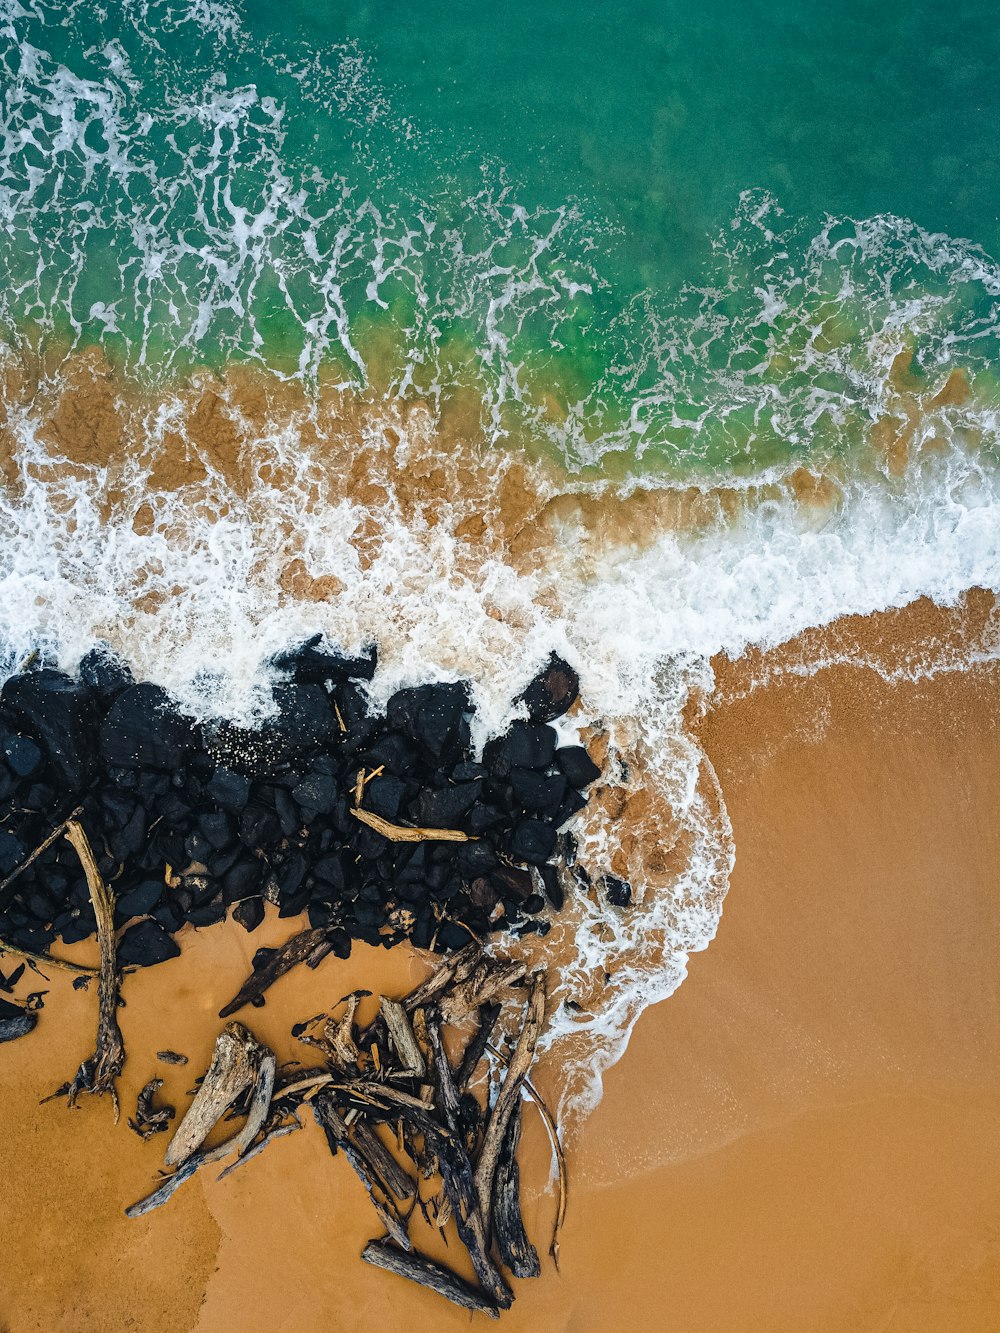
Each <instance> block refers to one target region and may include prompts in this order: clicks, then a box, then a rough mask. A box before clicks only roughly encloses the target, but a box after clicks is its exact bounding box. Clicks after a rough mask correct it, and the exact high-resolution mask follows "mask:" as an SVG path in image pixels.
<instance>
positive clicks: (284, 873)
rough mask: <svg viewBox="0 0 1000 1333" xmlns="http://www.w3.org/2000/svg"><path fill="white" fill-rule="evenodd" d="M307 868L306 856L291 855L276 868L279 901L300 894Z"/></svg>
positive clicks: (285, 900)
mask: <svg viewBox="0 0 1000 1333" xmlns="http://www.w3.org/2000/svg"><path fill="white" fill-rule="evenodd" d="M307 869H308V867H307V865H306V860H305V857H304V856H290V857H289V858H288V860H287V861H286V862H285V863H284V865H282V866H280V867H279V868H278V869H277V870H275V872H274V878H275V881H276V882H277V885H278V901H279V902H281V903H285V902H287V901H288V900H289V899H290V898H292V897H294V896H296V895H297V894H298V891H299V889H300V887H301V886H302V881H303V880H304V879H305V877H306V870H307Z"/></svg>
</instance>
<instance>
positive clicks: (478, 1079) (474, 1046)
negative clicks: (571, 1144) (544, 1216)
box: [127, 944, 566, 1317]
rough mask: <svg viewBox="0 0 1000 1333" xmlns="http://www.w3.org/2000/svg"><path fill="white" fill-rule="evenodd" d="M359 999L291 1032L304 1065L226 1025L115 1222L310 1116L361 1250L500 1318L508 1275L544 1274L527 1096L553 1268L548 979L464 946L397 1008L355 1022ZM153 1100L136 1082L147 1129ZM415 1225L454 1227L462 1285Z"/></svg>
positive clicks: (395, 1003)
mask: <svg viewBox="0 0 1000 1333" xmlns="http://www.w3.org/2000/svg"><path fill="white" fill-rule="evenodd" d="M370 998H371V997H370V992H367V991H361V992H353V993H352V994H350V995H348V996H345V997H344V999H343V1000H341V1001H340V1003H339V1004H338V1005H337V1006H336V1007H335V1010H334V1012H333V1013H331V1014H319V1015H316V1016H315V1017H313V1018H310V1019H308V1020H306V1021H305V1022H303V1023H298V1024H296V1025H295V1027H294V1028H293V1029H292V1033H293V1035H294V1036H295V1037H296V1038H297V1039H298V1040H299V1041H301V1042H303V1043H304V1044H305V1045H307V1046H308V1048H309V1049H310V1051H312V1052H314V1053H315V1054H316V1055H317V1056H318V1057H319V1060H320V1063H318V1064H316V1065H315V1066H313V1067H311V1068H303V1067H302V1066H299V1065H296V1066H295V1067H293V1068H283V1069H278V1067H277V1063H276V1060H275V1056H274V1054H273V1053H272V1052H271V1051H270V1050H269V1049H268V1048H267V1047H266V1046H264V1045H262V1044H261V1043H260V1042H259V1041H258V1040H257V1039H256V1038H255V1037H254V1036H253V1034H252V1033H251V1032H250V1031H249V1030H248V1029H247V1028H246V1027H244V1026H243V1024H241V1023H239V1022H230V1023H229V1024H228V1025H227V1026H226V1028H225V1029H224V1030H223V1031H222V1032H221V1033H220V1035H219V1038H218V1040H217V1042H216V1046H215V1054H214V1057H213V1060H212V1063H211V1066H210V1067H209V1069H208V1071H207V1073H206V1074H205V1076H204V1078H203V1079H202V1081H201V1083H200V1086H199V1087H198V1089H197V1092H196V1094H195V1096H194V1099H193V1101H192V1102H191V1105H190V1106H189V1107H188V1110H187V1112H186V1114H185V1115H184V1116H183V1117H182V1119H181V1120H180V1123H179V1124H178V1126H177V1129H176V1131H175V1132H174V1134H173V1137H172V1138H171V1140H170V1143H169V1144H168V1147H167V1151H166V1165H167V1167H169V1168H173V1171H172V1174H170V1175H168V1176H166V1178H165V1179H163V1180H162V1181H161V1183H160V1184H159V1186H158V1187H157V1188H156V1190H154V1191H153V1193H151V1194H150V1195H148V1196H147V1197H146V1198H144V1199H141V1200H140V1201H139V1202H137V1203H135V1204H133V1205H132V1206H131V1207H130V1208H129V1209H127V1215H128V1216H129V1217H139V1216H142V1215H143V1214H145V1213H147V1212H149V1211H150V1210H151V1209H153V1208H156V1207H158V1206H159V1205H161V1204H163V1203H165V1202H166V1201H167V1200H168V1199H169V1198H170V1197H171V1195H172V1194H173V1193H174V1192H175V1190H177V1189H178V1188H179V1186H180V1185H182V1184H183V1183H184V1181H185V1180H188V1179H190V1178H191V1177H192V1176H193V1175H194V1174H195V1173H196V1172H197V1171H199V1170H201V1169H202V1168H204V1167H206V1166H208V1165H210V1164H211V1163H214V1162H221V1161H222V1160H223V1159H224V1158H227V1157H233V1159H234V1160H233V1161H231V1162H230V1163H229V1165H227V1166H226V1167H225V1169H224V1170H223V1171H222V1173H221V1176H220V1179H221V1178H222V1176H226V1175H228V1174H229V1173H230V1172H232V1171H234V1170H235V1169H236V1168H237V1167H239V1166H241V1165H243V1164H244V1163H246V1162H248V1161H250V1160H251V1159H252V1158H254V1157H256V1156H258V1155H259V1154H260V1153H262V1152H263V1151H264V1149H265V1148H267V1147H268V1146H269V1145H270V1144H272V1143H273V1142H275V1140H277V1139H279V1138H281V1137H283V1136H285V1135H287V1134H289V1133H292V1132H294V1131H295V1130H298V1129H301V1128H302V1127H303V1123H304V1116H305V1115H306V1114H307V1113H309V1112H311V1114H312V1116H313V1117H314V1119H315V1120H316V1122H317V1124H318V1125H319V1126H320V1127H321V1128H322V1130H323V1132H324V1135H325V1138H326V1141H327V1144H328V1145H329V1148H330V1151H331V1152H332V1153H333V1154H334V1155H338V1154H341V1153H342V1154H343V1156H344V1157H345V1158H346V1160H347V1162H348V1163H349V1164H350V1166H351V1167H352V1168H353V1170H354V1172H355V1174H356V1175H357V1177H358V1179H359V1180H360V1181H361V1184H362V1185H363V1186H364V1188H365V1190H366V1191H367V1193H368V1196H369V1198H370V1200H371V1203H372V1206H373V1208H374V1209H375V1213H376V1215H377V1217H378V1220H379V1223H380V1225H381V1227H382V1228H383V1231H384V1234H383V1235H380V1236H379V1237H376V1238H374V1239H372V1240H371V1241H369V1243H368V1244H367V1246H366V1247H365V1249H364V1252H363V1255H362V1257H363V1258H364V1259H365V1260H366V1261H367V1262H368V1263H370V1264H374V1265H375V1266H377V1267H379V1268H383V1269H387V1270H388V1271H389V1272H392V1273H396V1274H398V1275H400V1276H403V1277H408V1278H410V1279H412V1280H413V1281H415V1282H418V1283H420V1284H421V1285H422V1286H425V1287H429V1288H431V1289H432V1290H434V1291H436V1292H438V1293H439V1294H440V1295H442V1296H445V1297H446V1298H447V1299H448V1300H450V1301H453V1302H454V1303H455V1304H457V1305H460V1306H463V1307H465V1308H467V1309H470V1310H480V1311H483V1312H485V1313H487V1314H489V1315H491V1316H494V1317H496V1316H497V1315H498V1314H499V1312H500V1311H501V1310H505V1309H507V1308H509V1307H510V1305H511V1304H512V1302H513V1299H514V1295H513V1291H512V1289H511V1286H510V1282H509V1280H508V1276H507V1274H508V1273H509V1274H510V1275H512V1276H514V1277H535V1276H537V1275H538V1274H539V1273H540V1271H541V1265H540V1263H539V1258H538V1254H537V1252H536V1250H535V1247H534V1245H533V1244H532V1243H531V1241H530V1240H529V1238H528V1236H527V1233H526V1231H525V1228H524V1223H523V1220H522V1216H521V1204H520V1183H519V1171H518V1163H517V1148H518V1142H519V1140H520V1134H521V1109H522V1100H523V1098H525V1097H528V1098H530V1099H531V1100H533V1101H535V1102H536V1104H537V1106H538V1108H539V1110H540V1112H541V1114H542V1118H543V1121H544V1123H545V1126H546V1129H547V1130H548V1132H549V1137H550V1141H551V1143H552V1148H553V1152H554V1154H555V1158H556V1164H557V1167H558V1180H559V1198H558V1204H557V1212H556V1222H555V1228H554V1231H553V1236H552V1242H551V1245H550V1253H551V1255H552V1257H553V1259H554V1260H558V1234H559V1229H560V1227H561V1224H562V1220H563V1214H564V1211H565V1200H566V1191H565V1164H564V1161H563V1157H562V1152H561V1149H560V1146H559V1141H558V1135H557V1132H556V1127H555V1124H554V1122H553V1120H552V1117H551V1115H550V1114H549V1112H548V1110H547V1109H546V1107H545V1105H544V1103H543V1102H542V1100H541V1098H540V1097H539V1096H538V1093H537V1092H536V1090H535V1089H534V1087H533V1085H532V1084H531V1082H530V1080H529V1077H528V1075H529V1072H530V1069H531V1066H532V1064H533V1062H534V1058H535V1052H536V1049H537V1044H538V1039H539V1036H540V1034H541V1032H542V1029H543V1026H544V1022H545V979H544V975H543V974H541V973H535V974H533V975H526V974H525V968H524V966H523V964H520V963H515V962H510V961H500V960H495V959H492V958H488V957H487V956H486V955H485V954H484V953H483V951H482V949H481V947H480V946H479V945H478V944H470V945H469V946H468V947H467V948H465V949H463V950H461V951H460V952H459V953H457V954H454V955H453V956H452V957H451V958H450V959H449V960H448V961H447V962H445V963H444V964H442V965H441V966H440V967H439V968H438V969H437V971H436V972H434V973H433V974H432V976H431V977H430V978H429V979H428V980H427V981H425V982H424V983H422V984H421V985H420V986H418V987H417V988H416V989H415V990H413V991H411V992H410V993H409V994H408V995H406V996H405V997H404V998H403V999H401V1000H395V999H391V998H389V997H387V996H382V997H381V998H380V999H379V1000H378V1008H377V1012H376V1013H375V1016H374V1017H373V1018H372V1019H371V1021H369V1022H368V1023H366V1024H361V1023H360V1022H359V1011H360V1010H361V1008H362V1005H363V1003H364V1002H365V1001H366V1000H369V999H370ZM484 1089H485V1093H484ZM154 1092H155V1088H153V1087H152V1086H151V1085H147V1087H146V1088H145V1089H143V1098H145V1103H144V1104H143V1105H141V1106H140V1107H139V1108H138V1115H137V1121H138V1124H139V1125H142V1126H143V1127H144V1128H147V1129H149V1130H150V1131H151V1132H155V1131H153V1126H152V1124H151V1123H150V1121H151V1117H152V1118H155V1120H156V1122H157V1127H165V1121H166V1119H167V1115H166V1112H165V1111H164V1110H162V1109H160V1110H159V1111H154V1110H153V1109H152V1094H153V1093H154ZM237 1115H238V1116H242V1117H244V1119H243V1124H242V1127H241V1128H240V1129H239V1130H238V1131H237V1132H236V1133H235V1134H233V1135H232V1136H231V1137H230V1138H229V1139H227V1140H226V1141H225V1142H224V1143H221V1144H218V1145H216V1146H215V1147H211V1148H208V1147H206V1146H205V1145H206V1142H207V1140H208V1138H209V1135H210V1134H211V1132H212V1130H213V1129H214V1128H215V1127H216V1126H217V1125H218V1124H219V1123H220V1122H221V1121H223V1119H225V1118H227V1117H228V1118H233V1117H235V1116H237ZM137 1127H138V1126H137ZM421 1224H425V1225H426V1226H428V1227H436V1228H438V1229H439V1230H440V1231H441V1232H442V1233H443V1234H444V1233H446V1229H447V1232H452V1231H453V1232H455V1233H457V1236H458V1239H459V1241H460V1243H461V1245H462V1246H463V1247H464V1249H465V1251H466V1253H467V1255H468V1258H469V1261H470V1267H471V1271H472V1273H474V1275H475V1280H474V1281H469V1280H467V1279H466V1278H464V1277H462V1276H460V1275H459V1274H458V1273H456V1272H454V1271H452V1270H451V1269H450V1268H446V1267H445V1266H443V1265H442V1264H440V1263H438V1262H435V1261H434V1260H432V1259H431V1258H429V1257H428V1256H427V1255H425V1254H422V1253H420V1252H419V1250H418V1249H417V1246H416V1243H415V1241H414V1238H413V1233H414V1231H415V1230H416V1229H417V1228H418V1227H419V1226H420V1225H421Z"/></svg>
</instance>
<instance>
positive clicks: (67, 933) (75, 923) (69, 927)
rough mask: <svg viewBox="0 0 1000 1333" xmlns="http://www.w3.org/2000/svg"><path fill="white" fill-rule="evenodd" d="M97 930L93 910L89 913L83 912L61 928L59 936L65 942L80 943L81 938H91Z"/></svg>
mask: <svg viewBox="0 0 1000 1333" xmlns="http://www.w3.org/2000/svg"><path fill="white" fill-rule="evenodd" d="M96 930H97V922H96V921H95V920H94V914H93V912H91V913H90V914H89V915H88V914H86V913H83V912H81V913H80V915H79V916H76V917H74V918H73V919H72V920H71V921H70V922H68V923H67V924H66V925H65V926H63V927H62V928H61V930H60V931H59V937H60V939H61V940H62V942H63V943H64V944H79V942H80V940H87V939H90V937H91V935H93V934H94V932H95V931H96Z"/></svg>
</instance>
